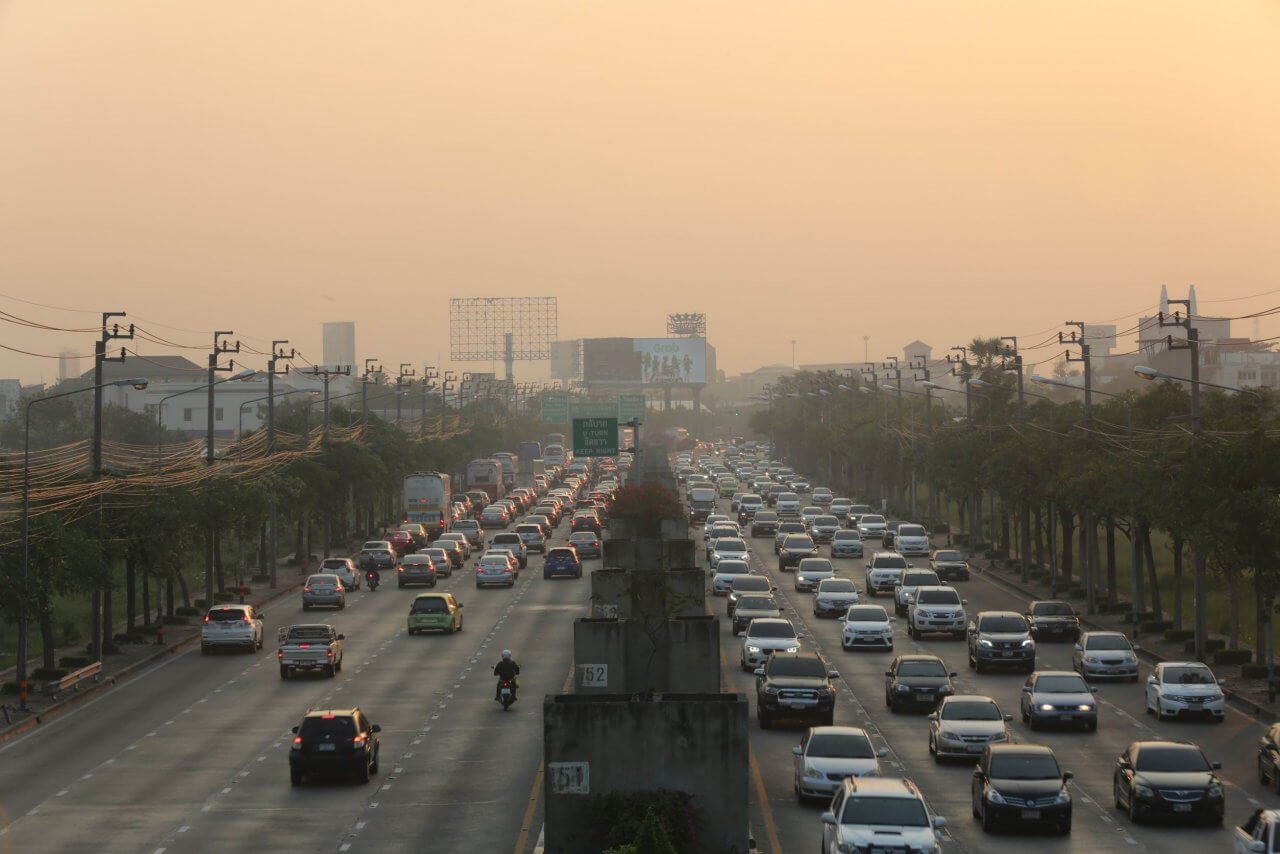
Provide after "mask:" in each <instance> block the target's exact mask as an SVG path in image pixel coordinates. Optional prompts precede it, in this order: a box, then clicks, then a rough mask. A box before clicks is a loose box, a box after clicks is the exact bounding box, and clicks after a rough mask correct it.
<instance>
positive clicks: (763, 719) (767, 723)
mask: <svg viewBox="0 0 1280 854" xmlns="http://www.w3.org/2000/svg"><path fill="white" fill-rule="evenodd" d="M756 718H757V719H758V720H759V721H760V729H773V718H771V717H769V713H768V712H766V711H765V710H764V709H762V708H760V707H758V706H757V707H756Z"/></svg>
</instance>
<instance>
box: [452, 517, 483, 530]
mask: <svg viewBox="0 0 1280 854" xmlns="http://www.w3.org/2000/svg"><path fill="white" fill-rule="evenodd" d="M453 527H454V530H456V531H474V530H476V529H478V528H479V527H480V523H478V522H476V520H474V519H459V520H458V521H457V522H454V523H453Z"/></svg>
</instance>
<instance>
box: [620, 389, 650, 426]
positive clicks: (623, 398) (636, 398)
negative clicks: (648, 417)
mask: <svg viewBox="0 0 1280 854" xmlns="http://www.w3.org/2000/svg"><path fill="white" fill-rule="evenodd" d="M644 407H645V399H644V395H643V394H620V395H618V420H619V421H621V422H622V423H623V424H630V423H631V422H632V421H639V422H640V423H641V424H643V423H644Z"/></svg>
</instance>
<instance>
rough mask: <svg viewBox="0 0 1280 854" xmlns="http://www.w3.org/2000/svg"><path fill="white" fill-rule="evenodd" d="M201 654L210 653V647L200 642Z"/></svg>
mask: <svg viewBox="0 0 1280 854" xmlns="http://www.w3.org/2000/svg"><path fill="white" fill-rule="evenodd" d="M200 654H201V655H208V654H209V647H207V646H205V645H204V644H200Z"/></svg>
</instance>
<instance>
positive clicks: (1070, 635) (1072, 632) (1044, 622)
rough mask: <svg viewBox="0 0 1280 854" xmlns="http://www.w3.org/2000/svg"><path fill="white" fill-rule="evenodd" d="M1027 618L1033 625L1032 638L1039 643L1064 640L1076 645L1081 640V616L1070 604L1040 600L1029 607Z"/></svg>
mask: <svg viewBox="0 0 1280 854" xmlns="http://www.w3.org/2000/svg"><path fill="white" fill-rule="evenodd" d="M1025 616H1026V618H1027V620H1028V621H1029V622H1030V623H1031V636H1032V637H1033V638H1035V639H1036V640H1037V641H1042V640H1048V639H1049V638H1062V639H1063V640H1068V641H1071V642H1072V643H1075V642H1076V641H1078V640H1080V616H1079V614H1077V613H1076V610H1075V609H1074V608H1072V607H1071V603H1070V602H1059V601H1058V600H1056V599H1039V600H1036V601H1034V602H1032V603H1031V604H1030V605H1029V606H1028V608H1027V612H1026V614H1025Z"/></svg>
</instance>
